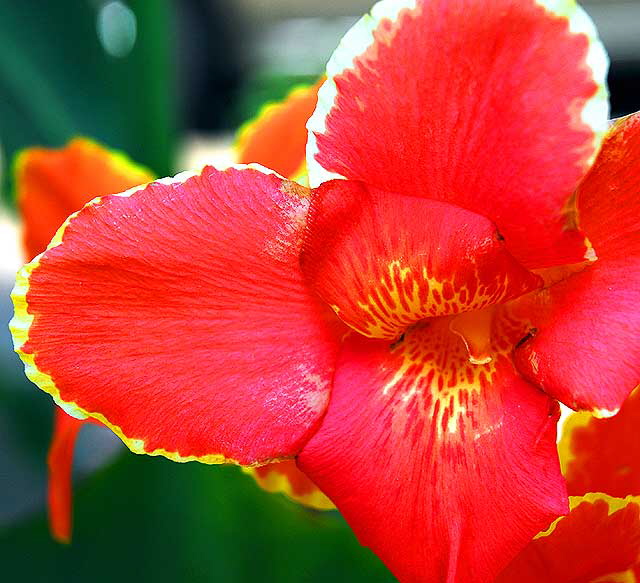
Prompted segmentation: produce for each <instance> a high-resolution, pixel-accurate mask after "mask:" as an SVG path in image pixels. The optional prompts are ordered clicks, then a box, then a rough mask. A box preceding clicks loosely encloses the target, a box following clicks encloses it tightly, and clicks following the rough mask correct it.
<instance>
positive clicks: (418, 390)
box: [12, 0, 640, 581]
mask: <svg viewBox="0 0 640 583" xmlns="http://www.w3.org/2000/svg"><path fill="white" fill-rule="evenodd" d="M605 73H606V57H605V55H604V52H603V49H602V47H601V45H600V44H599V42H598V41H597V39H596V37H595V32H594V31H593V29H592V26H591V24H590V21H589V20H588V18H587V17H586V16H585V14H584V13H583V12H582V11H581V10H579V9H578V8H576V7H575V6H574V5H573V4H572V3H571V2H566V1H558V2H555V1H553V0H544V1H542V0H540V1H539V2H534V0H524V1H523V0H517V1H516V0H491V1H490V2H474V1H471V0H446V1H445V0H418V1H416V2H408V1H407V2H405V1H397V0H394V1H389V0H388V1H385V2H381V3H379V4H378V5H376V6H375V7H374V9H373V11H372V15H371V16H366V17H364V18H363V19H362V20H361V21H360V22H359V23H358V24H357V25H356V27H354V29H353V30H352V31H351V32H350V33H348V35H347V36H346V37H345V40H344V41H343V43H342V44H341V46H340V47H339V49H338V50H337V51H336V53H335V54H334V56H333V57H332V59H331V61H330V63H329V66H328V80H327V82H326V83H325V84H324V85H323V88H322V89H321V91H320V94H319V106H318V108H317V109H316V112H315V114H314V116H313V117H312V119H311V121H310V124H309V128H310V130H311V133H310V137H311V139H310V143H309V151H308V158H307V163H308V166H309V173H310V178H311V183H312V185H314V186H315V185H318V187H317V188H315V189H313V190H308V189H306V188H304V187H302V186H300V185H298V184H296V183H294V182H290V181H288V180H286V179H283V178H281V177H279V176H277V175H274V174H271V173H266V172H264V171H263V170H264V169H263V170H260V169H251V168H246V167H245V168H240V169H230V170H228V171H225V172H219V171H217V170H214V169H212V168H206V169H205V170H204V171H203V172H202V173H201V174H200V175H190V176H187V175H179V176H178V177H176V178H175V179H170V180H163V181H157V182H155V183H153V184H151V185H149V186H147V187H144V188H140V189H136V190H134V191H129V192H127V193H125V194H124V195H122V196H112V197H105V198H103V199H100V200H97V201H94V202H93V203H91V204H89V205H87V206H86V207H85V208H84V209H83V210H82V211H81V212H80V213H78V214H76V215H74V216H73V217H72V218H71V219H70V220H69V221H68V222H67V223H66V225H65V226H64V228H62V229H61V230H60V231H59V232H58V234H57V235H56V237H54V240H53V242H52V243H51V245H50V247H49V249H48V250H47V252H46V253H45V254H44V255H42V256H40V257H39V258H37V259H36V260H34V261H33V262H32V263H31V264H29V265H28V266H26V267H25V268H24V269H23V271H22V272H21V274H20V277H19V280H18V283H17V285H16V289H15V292H14V299H15V305H16V317H15V318H14V320H13V326H12V327H13V333H14V337H15V342H16V347H17V349H18V351H19V352H20V354H21V356H22V358H23V360H24V361H25V363H26V368H27V374H28V375H29V376H30V378H32V379H33V380H34V381H35V382H36V383H38V384H39V385H40V386H41V387H42V388H43V389H44V390H46V391H47V392H49V393H51V394H52V395H53V396H54V397H55V398H56V400H58V402H64V403H66V406H67V407H68V408H70V410H73V411H74V412H76V413H77V414H80V415H87V416H90V417H93V418H96V419H98V420H100V421H102V422H103V423H105V424H106V425H108V426H109V427H111V428H112V429H113V430H114V431H115V432H116V433H117V434H118V435H120V437H122V439H123V440H124V441H125V442H126V443H127V444H128V445H129V447H130V448H131V449H132V450H133V451H136V452H139V453H149V454H152V455H165V456H167V457H169V458H171V459H174V460H177V461H188V460H196V459H197V460H200V461H203V462H206V463H221V462H234V463H239V464H242V465H247V466H253V465H259V464H264V463H267V462H271V461H277V460H286V459H294V458H295V459H296V460H297V464H298V466H299V468H300V469H302V471H303V472H304V473H305V474H306V475H307V476H309V477H310V478H311V479H312V480H313V481H314V482H315V483H316V484H317V485H318V486H319V487H320V488H321V489H322V491H323V492H324V493H325V494H326V495H327V496H328V497H329V498H330V499H331V500H332V501H333V502H334V503H335V504H336V506H337V507H338V508H339V510H340V511H341V512H342V513H343V515H344V516H345V517H346V519H347V520H348V521H349V523H350V524H351V525H352V527H353V528H354V530H355V531H356V533H357V535H358V536H359V538H360V540H361V541H362V542H363V543H364V544H366V545H368V546H370V547H372V548H373V549H374V551H375V552H376V553H378V554H379V555H380V557H381V558H382V559H383V561H385V563H386V564H387V565H388V566H389V567H390V568H391V570H392V571H393V572H394V573H395V574H396V575H397V576H398V577H399V578H400V579H401V580H403V581H442V580H450V581H455V580H459V581H490V580H492V579H493V578H495V577H496V576H497V574H498V573H499V572H500V571H501V570H502V569H503V568H504V567H505V566H506V565H507V563H509V561H510V560H511V559H512V558H513V557H514V556H515V555H516V554H517V553H518V552H519V551H520V550H521V549H522V548H523V547H525V545H526V544H527V543H528V542H529V541H530V539H531V538H532V537H533V536H534V535H535V534H536V533H538V532H539V531H540V530H542V529H544V528H546V527H547V526H548V525H549V524H550V523H551V522H552V521H553V520H554V519H555V518H556V517H557V516H558V515H560V514H563V513H565V512H566V511H567V509H568V506H567V496H566V488H565V484H564V481H563V478H562V476H561V474H560V470H559V465H558V457H557V452H556V448H555V424H556V421H557V417H558V407H557V403H556V401H555V399H556V398H557V399H560V400H563V401H564V402H566V403H567V404H569V405H570V406H573V407H576V408H581V409H588V410H591V411H595V412H598V413H600V414H602V413H607V414H610V413H611V412H613V411H615V410H616V409H618V408H619V407H620V406H621V404H622V402H623V401H624V399H625V397H626V396H627V394H628V393H629V391H630V390H631V389H632V388H633V387H634V386H635V385H636V384H637V382H638V377H639V376H640V354H639V353H638V350H637V348H636V344H635V339H636V337H637V334H638V332H639V331H640V330H639V328H640V325H639V324H640V320H639V318H638V316H637V315H636V310H635V306H636V304H637V301H638V299H639V296H640V286H639V285H638V273H639V270H638V268H637V262H638V255H639V254H638V245H639V242H640V241H639V237H638V222H639V218H638V213H637V211H636V207H635V199H636V196H635V194H636V192H637V188H638V181H637V174H638V173H637V166H635V167H634V166H633V164H637V163H636V161H637V160H638V154H639V153H640V126H639V124H640V118H638V117H634V118H628V119H627V120H625V121H623V122H620V123H619V124H617V125H616V126H615V127H614V128H613V129H612V130H611V132H610V134H609V137H608V138H607V140H606V142H605V144H604V146H603V148H602V151H601V152H600V155H599V157H598V161H597V162H596V164H595V166H594V168H593V169H592V170H591V172H590V173H589V174H588V175H587V176H586V178H584V180H582V182H581V183H580V186H579V188H578V190H577V192H576V187H577V185H578V184H579V182H580V181H581V179H583V177H584V175H585V173H586V172H587V171H588V170H589V167H590V166H591V164H592V162H593V160H594V158H595V156H596V154H597V151H598V147H599V146H600V142H601V139H602V135H603V133H604V131H605V128H606V118H607V107H606V91H605V89H604V76H605ZM329 178H339V179H340V180H333V181H327V180H328V179H329ZM322 181H325V182H323V183H322V184H320V182H322ZM605 188H606V191H605V190H604V189H605ZM605 192H606V196H603V193H605ZM496 227H497V228H496ZM498 229H499V230H498ZM587 237H588V239H587ZM596 259H597V261H596ZM70 315H71V317H70ZM605 335H607V336H606V340H604V338H605ZM621 355H622V357H621ZM540 389H543V390H544V391H545V392H542V391H541V390H540Z"/></svg>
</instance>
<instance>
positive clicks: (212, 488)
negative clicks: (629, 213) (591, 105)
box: [0, 0, 640, 583]
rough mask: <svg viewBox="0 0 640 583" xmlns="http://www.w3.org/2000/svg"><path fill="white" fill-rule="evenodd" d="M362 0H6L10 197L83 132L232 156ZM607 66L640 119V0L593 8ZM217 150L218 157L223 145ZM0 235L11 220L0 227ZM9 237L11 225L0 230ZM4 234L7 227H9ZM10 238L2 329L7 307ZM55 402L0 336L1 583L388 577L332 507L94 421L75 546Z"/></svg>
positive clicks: (1, 44) (159, 153)
mask: <svg viewBox="0 0 640 583" xmlns="http://www.w3.org/2000/svg"><path fill="white" fill-rule="evenodd" d="M370 5H371V2H370V1H369V0H334V1H331V0H323V1H319V0H217V1H216V0H180V1H178V0H175V1H173V2H171V1H168V0H153V1H150V0H128V1H126V2H125V1H124V0H123V1H114V0H58V1H56V2H46V3H45V2H39V1H37V0H24V1H21V2H17V1H13V0H0V147H1V152H2V160H1V162H2V166H1V171H2V174H1V182H0V185H1V189H2V200H3V203H4V206H5V209H8V210H9V212H13V211H14V208H13V204H12V200H11V194H10V193H11V192H12V185H11V176H10V172H9V171H8V169H9V168H10V164H11V160H12V159H13V157H14V156H15V154H16V152H17V151H19V150H20V149H22V148H24V147H27V146H31V145H42V146H50V147H57V146H61V145H63V144H64V143H65V142H66V141H67V140H68V139H69V138H71V137H73V136H75V135H78V134H80V135H86V136H90V137H92V138H95V139H97V140H99V141H101V142H103V143H105V144H107V145H109V146H110V147H113V148H117V149H121V150H124V151H125V152H127V153H128V154H129V155H130V156H131V157H132V158H133V159H134V160H136V161H137V162H139V163H142V164H144V165H146V166H148V167H149V168H150V169H152V170H153V171H154V172H155V173H156V174H158V175H168V174H171V173H174V172H176V171H178V170H181V169H183V168H181V167H180V166H181V165H183V164H184V163H185V160H188V159H189V156H188V152H189V151H190V148H191V144H192V143H194V142H197V143H198V144H201V143H202V142H203V140H204V142H205V143H211V144H212V146H215V147H218V148H219V144H223V147H225V146H226V145H227V144H229V143H230V140H231V136H232V132H233V130H234V129H236V128H237V127H238V126H239V125H240V124H241V123H242V122H244V121H246V120H247V119H249V118H251V117H252V116H253V115H255V113H256V112H257V111H258V110H259V108H260V106H261V105H262V104H263V103H264V102H265V101H269V100H274V99H279V98H280V97H282V96H283V95H285V94H286V93H287V92H288V91H289V89H290V88H291V87H292V86H293V85H295V84H298V83H301V82H312V81H314V80H315V79H316V78H317V76H318V75H319V74H320V73H321V72H322V70H323V65H324V63H325V62H326V60H327V58H328V57H329V55H330V53H331V51H332V49H333V48H334V47H335V45H336V44H337V41H338V40H339V39H340V37H341V36H342V34H343V33H344V32H345V31H346V30H347V29H348V28H349V26H350V25H351V24H352V23H353V22H354V21H355V19H356V17H357V15H359V14H360V13H362V12H364V11H365V10H367V9H368V8H369V6H370ZM586 8H587V10H588V11H589V12H590V13H591V14H592V16H593V17H594V19H595V20H596V23H597V24H598V26H599V28H600V31H601V34H602V36H603V38H604V41H605V44H606V45H607V48H608V49H609V51H610V53H611V55H612V58H613V64H612V69H611V75H610V88H611V95H612V106H613V112H612V113H613V115H614V116H618V115H622V114H625V113H629V112H631V111H635V110H637V109H640V94H639V93H638V90H637V88H638V87H640V35H638V34H637V23H638V22H640V3H638V2H637V1H631V2H628V1H627V2H624V1H622V2H619V1H614V0H600V1H596V0H592V1H590V2H587V3H586ZM214 150H215V148H214V149H212V151H214ZM3 228H5V225H0V229H3ZM7 233H9V232H8V231H7ZM0 234H1V233H0ZM10 237H14V238H15V232H14V231H12V232H11V233H9V234H5V237H4V238H2V237H0V245H2V247H1V248H0V259H1V260H2V261H0V263H1V264H2V266H3V269H1V270H0V276H1V277H2V279H1V281H0V320H1V321H3V322H7V321H8V320H9V318H10V315H11V306H10V301H9V297H8V295H9V292H10V289H11V285H12V280H13V274H12V270H13V269H14V267H12V265H13V264H12V263H11V258H9V255H10V254H11V252H10V247H11V246H10V242H11V241H10ZM50 432H51V405H50V399H49V397H48V396H46V395H45V394H44V393H41V392H40V391H37V390H35V388H34V387H32V386H31V385H30V383H29V382H28V381H27V380H26V379H25V378H24V375H23V373H22V367H21V365H20V364H19V362H18V359H17V357H15V355H14V354H13V353H12V351H11V348H10V338H9V334H8V331H7V330H6V328H5V327H4V326H3V327H1V328H0V564H1V565H2V578H3V580H6V581H26V582H40V581H43V582H44V581H47V582H56V581H65V582H75V581H78V582H80V581H87V580H91V581H94V582H100V581H105V582H106V581H113V580H116V579H117V580H118V581H120V582H122V583H124V582H127V581H137V582H141V581H154V582H158V583H161V582H163V581H172V582H175V581H189V582H198V581H203V582H204V581H220V582H225V581H264V582H276V581H277V582H282V581H302V582H312V581H327V580H334V581H369V582H372V581H391V580H392V578H391V576H390V575H389V574H388V572H387V571H386V569H385V568H384V567H383V566H382V565H381V563H380V562H379V561H378V559H377V558H376V557H375V556H373V554H371V553H370V552H369V551H367V550H366V549H363V548H361V547H360V546H359V545H358V543H357V541H356V540H355V537H354V536H353V534H352V533H351V531H350V529H349V528H348V527H347V526H346V524H345V523H344V521H343V520H342V518H341V517H340V516H339V514H338V513H337V512H328V513H318V512H314V511H309V510H306V509H304V508H302V507H299V506H297V505H296V504H294V503H292V502H290V501H288V500H286V499H285V498H283V497H282V496H280V495H272V494H267V493H265V492H263V491H261V490H259V489H258V487H257V486H255V485H254V483H253V481H252V479H251V478H249V477H247V476H245V475H243V474H242V473H241V472H240V471H239V470H238V468H234V467H209V466H203V465H200V464H196V463H189V464H175V463H172V462H169V461H167V460H164V459H157V458H145V457H139V456H134V455H133V454H130V453H128V452H126V453H125V452H124V450H123V448H122V447H121V446H120V445H119V442H118V441H117V440H116V439H114V438H113V437H112V436H111V435H110V434H109V433H108V432H106V431H105V430H101V429H99V428H96V427H86V428H84V429H83V432H82V435H81V437H80V439H79V443H78V450H77V456H76V463H75V471H76V477H77V479H78V481H79V482H80V483H77V484H76V496H75V520H74V523H75V532H74V541H73V544H72V545H71V546H70V547H64V546H61V545H59V544H57V543H55V542H53V541H52V540H51V539H50V538H49V535H48V532H47V527H46V516H45V510H44V495H45V477H46V475H45V473H46V467H45V456H46V450H47V447H48V442H49V437H50Z"/></svg>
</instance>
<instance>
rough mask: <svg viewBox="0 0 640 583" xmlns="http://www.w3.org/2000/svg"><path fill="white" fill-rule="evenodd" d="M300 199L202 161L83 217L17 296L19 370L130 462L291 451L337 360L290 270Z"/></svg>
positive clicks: (292, 189)
mask: <svg viewBox="0 0 640 583" xmlns="http://www.w3.org/2000/svg"><path fill="white" fill-rule="evenodd" d="M307 193H308V191H307V190H306V189H304V188H303V187H300V186H298V185H295V184H294V183H290V182H287V181H285V180H284V179H281V178H279V177H277V176H275V175H269V174H263V173H262V172H259V171H258V170H253V169H246V168H245V169H230V170H228V171H225V172H219V171H216V170H214V169H213V168H210V167H208V168H205V169H204V170H203V172H202V174H201V175H195V176H191V177H185V176H179V177H176V178H175V179H168V180H164V181H158V182H154V183H152V184H150V185H148V186H147V187H144V188H142V189H135V190H134V191H131V192H128V193H125V194H124V195H122V196H109V197H105V198H103V199H99V200H96V201H94V203H92V204H90V205H88V206H86V207H84V209H83V210H82V211H80V212H79V213H78V214H76V215H74V216H73V217H72V218H71V219H70V220H69V221H68V222H67V224H66V225H65V226H64V227H63V228H62V229H61V230H60V231H59V233H58V234H57V235H56V238H55V239H54V242H53V244H52V245H51V246H50V247H49V249H48V250H47V251H46V252H45V254H44V255H42V256H40V257H39V258H38V259H37V260H35V261H34V262H32V263H31V264H29V265H28V266H26V267H25V268H23V270H22V272H21V274H20V276H19V279H18V282H17V284H16V288H15V289H14V294H13V296H14V303H15V307H16V315H15V317H14V320H13V321H12V331H13V334H14V342H15V344H16V348H17V350H18V351H19V353H20V354H21V357H22V359H23V360H24V361H25V364H26V369H27V374H28V376H29V377H30V378H31V379H32V380H33V381H34V382H36V383H37V384H39V385H40V387H41V388H42V389H44V390H45V391H47V392H49V393H51V394H52V395H53V396H54V398H55V399H56V401H57V402H59V403H66V404H67V405H66V406H67V408H68V409H69V410H75V411H76V412H77V413H79V414H81V415H82V414H85V415H90V416H91V417H94V418H97V419H99V420H100V421H102V422H104V423H105V424H106V425H107V426H109V427H111V428H112V429H113V430H114V431H115V432H116V433H117V434H118V435H120V437H122V438H123V439H124V441H125V442H126V444H127V445H128V446H129V447H130V449H132V450H133V451H135V452H137V453H149V454H153V455H165V456H166V457H169V458H171V459H174V460H178V461H187V460H191V459H197V460H199V461H203V462H207V463H220V462H225V461H235V462H238V463H242V464H252V463H256V462H264V461H271V460H276V459H280V458H284V457H291V456H293V455H294V454H296V453H297V452H298V450H299V449H300V447H301V445H302V443H304V442H305V441H306V439H307V437H308V436H309V435H310V433H312V432H313V431H314V430H315V429H316V426H317V425H318V423H319V420H320V418H321V416H322V415H323V413H324V410H325V407H326V403H327V399H328V394H329V382H330V380H331V376H332V374H333V366H334V360H335V355H336V351H337V343H336V341H335V339H334V335H333V331H332V328H331V327H330V325H329V324H327V323H326V322H325V317H326V313H325V308H323V307H322V306H320V305H319V303H318V302H317V300H315V299H314V298H313V297H312V296H311V295H310V292H308V291H307V289H306V287H305V285H304V282H303V277H302V274H301V273H300V270H299V264H298V256H299V252H300V245H301V232H302V230H303V228H304V226H305V217H306V213H307V209H308V205H309V202H308V198H306V196H307Z"/></svg>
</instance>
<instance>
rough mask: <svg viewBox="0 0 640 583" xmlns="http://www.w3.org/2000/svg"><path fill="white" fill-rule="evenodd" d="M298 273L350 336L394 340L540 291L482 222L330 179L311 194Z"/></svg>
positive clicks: (453, 209)
mask: <svg viewBox="0 0 640 583" xmlns="http://www.w3.org/2000/svg"><path fill="white" fill-rule="evenodd" d="M301 264H302V269H303V271H304V273H305V275H306V276H307V278H308V280H309V282H310V285H311V286H312V287H313V289H315V291H316V292H317V293H318V295H319V296H320V297H321V298H322V299H323V300H325V301H326V302H327V303H328V304H329V305H331V306H332V307H333V308H334V310H335V311H336V313H337V314H338V316H339V317H340V318H341V319H342V320H343V321H344V322H345V323H346V324H348V325H349V326H351V327H352V328H353V329H354V330H356V331H357V332H359V333H361V334H363V335H364V336H367V337H370V338H389V339H393V338H397V337H398V336H399V335H400V334H401V333H402V332H403V331H404V329H405V328H406V327H407V326H408V325H410V324H413V323H415V322H417V321H418V320H421V319H423V318H430V317H437V316H446V315H451V314H457V313H461V312H469V311H472V310H478V309H481V308H484V307H487V306H489V305H493V304H495V303H498V302H502V301H505V300H507V299H510V298H513V297H517V296H519V295H521V294H524V293H526V292H528V291H530V290H532V289H535V288H537V287H540V285H541V283H542V281H541V279H540V278H539V277H538V276H536V275H534V274H532V273H531V272H529V271H527V270H526V269H525V268H524V267H522V266H521V265H520V264H519V263H518V262H517V261H515V259H514V258H513V257H512V256H511V255H510V254H509V253H508V252H507V251H506V250H505V249H504V247H503V245H502V242H501V240H500V237H499V234H498V232H497V231H496V228H495V226H494V225H493V223H491V221H489V220H488V219H486V218H484V217H482V216H480V215H477V214H475V213H472V212H470V211H466V210H464V209H461V208H460V207H457V206H454V205H450V204H447V203H443V202H438V201H432V200H425V199H423V198H418V197H409V196H402V195H398V194H394V193H387V192H382V191H379V190H376V189H372V188H368V187H367V186H366V185H365V184H364V183H360V182H353V181H344V180H333V181H331V182H327V183H324V184H323V185H322V186H321V187H320V188H318V189H316V190H315V191H314V192H313V194H312V203H311V211H310V213H309V222H308V228H307V234H306V238H305V243H304V247H303V253H302V257H301Z"/></svg>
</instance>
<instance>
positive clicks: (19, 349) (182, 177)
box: [9, 158, 279, 465]
mask: <svg viewBox="0 0 640 583" xmlns="http://www.w3.org/2000/svg"><path fill="white" fill-rule="evenodd" d="M125 160H126V158H125ZM191 176H193V173H191V172H182V173H181V174H178V175H176V176H175V177H174V178H167V179H161V180H158V182H162V183H164V184H173V183H181V182H184V181H186V180H187V179H188V178H190V177H191ZM145 186H146V185H141V186H137V187H135V188H131V189H130V190H127V191H126V192H123V193H120V194H116V195H112V196H131V195H132V194H133V193H135V192H137V191H139V190H142V189H143V188H145ZM103 198H104V197H98V198H95V199H93V200H92V201H90V202H89V203H87V205H85V207H88V206H94V205H97V204H100V202H101V200H102V199H103ZM80 212H82V211H78V212H75V213H74V214H72V215H71V216H70V217H69V218H68V219H67V220H66V221H65V222H64V223H63V224H62V226H61V227H60V228H59V229H58V231H57V233H56V235H55V236H54V237H53V239H52V240H51V243H49V246H48V247H47V250H49V249H53V248H54V247H57V246H58V245H60V243H62V241H63V239H64V233H65V231H66V229H67V227H68V226H69V224H70V223H71V222H72V221H73V220H74V219H75V217H76V216H77V215H78V214H79V213H80ZM44 253H46V251H45V252H44ZM44 253H41V254H40V255H38V256H37V257H35V258H34V259H33V261H31V262H30V263H28V264H27V265H25V266H24V267H22V269H20V271H19V272H18V274H17V277H16V284H15V287H14V288H13V291H12V292H11V299H12V301H13V306H14V316H13V318H12V320H11V322H10V323H9V329H10V330H11V334H12V336H13V346H14V350H15V351H16V353H17V354H18V355H19V356H20V358H21V359H22V361H23V363H24V365H25V374H26V376H27V377H28V378H29V380H30V381H31V382H33V383H35V384H36V385H37V386H38V387H40V388H41V389H42V390H43V391H45V392H46V393H48V394H49V395H51V396H52V397H53V400H54V401H55V403H56V404H57V405H58V406H59V407H61V408H62V409H63V410H64V411H65V412H66V413H67V414H69V415H71V416H72V417H76V418H78V419H86V418H87V417H91V418H93V419H97V420H98V421H100V422H101V423H102V424H103V425H105V426H107V427H108V428H109V429H111V431H113V432H114V433H115V434H116V435H117V436H118V437H119V438H120V439H121V440H122V441H123V442H124V444H125V445H126V446H127V447H128V448H129V449H130V450H131V451H132V452H133V453H137V454H145V455H151V456H163V457H166V458H168V459H170V460H172V461H175V462H190V461H198V462H201V463H205V464H236V465H240V464H239V462H238V461H236V460H234V459H231V458H227V457H225V456H224V455H222V454H209V455H205V456H200V457H198V456H193V455H191V456H182V455H180V454H179V453H178V452H174V451H167V450H165V449H162V448H158V449H155V450H153V451H147V450H146V448H145V442H144V440H141V439H131V438H129V437H127V436H126V435H125V434H124V433H123V431H122V429H121V428H120V427H119V426H117V425H115V424H113V423H111V422H110V421H109V420H108V419H107V418H106V417H105V416H104V415H102V414H101V413H97V412H91V411H86V410H84V409H83V408H82V407H80V406H79V405H78V404H77V403H74V402H73V401H64V400H63V399H62V397H61V396H60V390H59V388H58V387H57V386H56V383H55V381H54V379H53V378H52V377H51V376H50V375H48V374H47V373H45V372H43V371H41V370H40V369H39V368H38V365H37V363H36V357H35V355H34V354H32V353H29V352H25V351H24V350H23V348H24V346H25V344H26V343H27V342H28V340H29V330H30V328H31V325H32V323H33V320H34V316H33V314H31V313H30V312H29V302H28V300H27V297H28V293H29V279H30V277H31V274H32V273H33V272H34V271H35V270H36V269H38V267H39V265H40V259H41V257H42V256H43V255H44ZM272 461H279V460H272Z"/></svg>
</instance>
